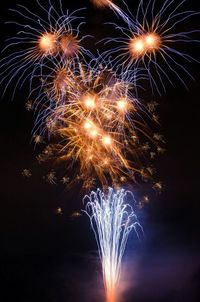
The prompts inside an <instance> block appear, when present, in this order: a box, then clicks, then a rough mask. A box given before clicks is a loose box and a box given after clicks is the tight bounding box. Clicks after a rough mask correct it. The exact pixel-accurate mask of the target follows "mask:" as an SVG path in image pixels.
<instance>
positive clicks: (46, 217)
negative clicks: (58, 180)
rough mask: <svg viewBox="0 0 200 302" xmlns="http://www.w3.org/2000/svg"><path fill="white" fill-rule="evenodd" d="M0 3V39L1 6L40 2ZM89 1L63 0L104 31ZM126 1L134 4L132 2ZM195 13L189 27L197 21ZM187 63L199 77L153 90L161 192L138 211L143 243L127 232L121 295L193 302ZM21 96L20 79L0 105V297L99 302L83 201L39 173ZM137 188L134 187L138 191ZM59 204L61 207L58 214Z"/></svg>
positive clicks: (199, 279) (194, 137)
mask: <svg viewBox="0 0 200 302" xmlns="http://www.w3.org/2000/svg"><path fill="white" fill-rule="evenodd" d="M159 1H160V0H159ZM4 2H5V3H4V4H3V3H2V2H1V4H0V8H1V9H0V15H1V21H0V22H1V36H0V41H1V45H3V41H4V40H5V39H6V38H7V37H8V36H9V35H11V34H12V32H13V31H12V27H11V26H8V25H7V26H6V25H4V22H5V21H7V20H12V19H14V18H13V17H12V16H13V15H12V14H10V13H9V12H8V8H13V7H14V6H15V4H17V3H20V4H25V5H26V6H28V7H29V8H31V9H32V10H34V9H35V7H37V5H35V4H34V1H31V4H30V5H29V3H27V2H30V1H27V0H23V1H22V0H20V1H14V0H12V1H11V0H7V1H4ZM41 2H42V3H43V1H41ZM70 2H72V3H71V4H70ZM88 2H89V1H77V0H75V1H71V0H70V1H63V3H64V5H67V3H68V8H70V9H75V8H78V7H80V6H86V5H88V7H90V11H89V12H87V13H86V16H87V17H88V21H89V22H88V25H86V29H85V30H86V32H89V33H91V34H92V35H94V36H95V37H96V39H99V38H101V37H103V36H106V32H103V30H104V27H101V26H100V24H102V23H104V22H105V21H108V20H110V18H112V20H113V19H115V21H117V19H116V17H114V16H113V13H112V12H110V11H104V12H103V11H99V10H96V9H94V8H92V7H91V6H89V4H88ZM127 2H128V3H130V8H131V7H133V3H134V2H135V1H133V0H132V1H131V0H130V1H127ZM197 2H198V1H195V0H193V1H191V0H190V1H189V0H188V4H187V7H188V8H189V9H196V10H199V4H198V3H197ZM80 3H81V4H80ZM134 5H135V4H134ZM195 21H196V23H195ZM197 21H198V18H196V19H194V22H193V23H192V26H191V27H193V28H199V22H197ZM92 45H93V47H94V43H92ZM191 47H192V46H191ZM199 51H200V48H198V47H196V48H195V47H194V49H193V50H192V55H193V56H194V57H196V58H197V59H198V57H199ZM187 67H188V65H187ZM190 71H191V73H192V74H193V76H194V77H195V79H196V81H195V82H194V81H192V80H187V84H188V87H189V91H187V90H186V89H185V88H183V87H182V86H181V84H180V83H179V82H178V80H176V79H173V82H174V87H171V86H170V85H168V84H166V86H167V93H166V94H164V95H163V96H162V97H161V98H157V100H158V101H159V103H160V106H159V115H160V120H161V127H160V131H161V132H162V134H163V135H164V136H165V141H166V149H167V152H166V153H165V154H164V155H163V156H161V157H159V159H158V160H157V161H156V163H155V165H156V168H157V171H158V175H159V178H160V179H161V181H162V182H163V183H164V190H163V192H162V194H161V195H158V194H155V193H152V194H151V195H152V196H151V197H152V198H151V203H150V204H148V205H147V206H146V207H145V208H143V209H142V210H138V215H139V219H140V222H141V224H142V225H143V227H144V231H145V237H144V238H142V239H141V240H140V241H138V240H137V238H136V236H135V235H134V233H133V234H132V235H131V237H130V240H129V243H128V246H127V251H126V253H125V256H124V266H123V272H122V277H123V281H122V288H123V290H124V292H123V290H122V299H121V302H131V301H135V302H147V301H148V302H186V301H187V302H197V301H200V243H199V231H200V222H199V221H200V218H199V217H200V200H199V194H200V193H199V192H200V172H199V171H200V160H199V154H200V148H199V147H200V143H199V122H200V97H199V95H200V93H199V91H200V81H199V66H198V64H197V63H193V64H191V65H190ZM10 89H11V90H12V86H11V88H10ZM2 90H3V88H2V87H1V93H2ZM27 95H28V90H27V87H26V86H25V87H24V88H23V89H22V90H21V91H17V93H16V96H15V99H14V100H13V101H11V97H10V94H9V92H8V93H7V94H6V95H5V96H4V97H3V98H2V100H1V103H0V144H1V149H0V150H1V151H0V152H1V156H0V160H1V164H0V180H1V181H0V201H1V203H0V204H1V210H0V215H1V217H0V235H1V239H0V242H1V249H0V251H1V257H0V276H1V282H0V284H1V286H2V290H1V291H0V300H1V301H3V302H11V301H20V302H32V301H34V302H36V301H37V302H72V301H74V302H84V301H86V302H101V301H104V297H103V284H102V278H101V266H100V262H99V258H98V253H97V248H96V243H95V239H94V236H93V233H92V231H91V229H90V225H89V221H88V218H87V217H86V216H85V215H84V214H82V215H81V216H80V217H79V218H74V217H72V214H73V213H74V212H76V211H80V210H81V209H82V208H83V204H82V201H81V200H82V197H83V192H81V190H80V188H78V187H75V188H73V189H72V190H71V191H66V190H65V188H64V186H63V185H61V184H57V185H50V184H48V183H46V182H45V180H44V179H43V175H44V173H45V171H44V170H43V168H42V166H38V164H37V161H36V159H35V157H36V155H37V154H38V153H39V151H40V150H38V148H37V147H36V148H35V147H34V144H33V143H31V131H32V127H33V122H34V118H33V116H32V113H30V112H27V111H26V110H25V102H26V96H27ZM149 98H151V95H150V94H149ZM26 168H27V169H31V171H33V176H32V177H31V178H24V177H23V176H22V175H21V173H22V171H23V169H26ZM141 191H142V189H141V188H140V190H138V191H136V193H135V197H136V199H137V198H138V199H139V198H140V197H141V196H140V194H142V193H141ZM58 207H61V208H62V211H63V212H62V215H61V214H57V213H56V209H57V208H58Z"/></svg>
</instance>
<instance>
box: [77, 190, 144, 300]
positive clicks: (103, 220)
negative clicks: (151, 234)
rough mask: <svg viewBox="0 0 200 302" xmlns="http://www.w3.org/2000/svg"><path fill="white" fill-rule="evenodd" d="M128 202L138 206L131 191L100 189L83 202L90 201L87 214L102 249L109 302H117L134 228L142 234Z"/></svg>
mask: <svg viewBox="0 0 200 302" xmlns="http://www.w3.org/2000/svg"><path fill="white" fill-rule="evenodd" d="M127 199H128V200H129V202H130V200H131V203H133V204H134V205H135V199H134V196H133V194H132V193H131V192H130V191H125V190H124V189H121V190H117V191H114V190H113V189H112V188H109V189H108V193H107V194H105V193H103V192H102V191H101V190H100V189H98V190H97V191H96V192H94V191H92V192H91V193H90V195H86V196H85V197H84V199H83V201H84V202H87V204H86V209H85V212H86V213H87V215H88V216H89V218H90V222H91V227H92V230H93V232H94V234H95V238H96V241H97V245H98V249H99V255H100V259H101V262H102V272H103V279H104V286H105V291H106V298H107V302H116V301H117V295H118V293H117V286H118V284H119V280H120V272H121V264H122V257H123V254H124V251H125V247H126V244H127V240H128V237H129V234H130V232H131V231H132V229H134V231H135V232H136V234H137V236H138V237H139V233H140V232H142V231H143V230H142V226H141V225H140V223H139V221H138V219H137V216H136V214H135V211H134V209H133V207H132V206H131V205H130V204H129V203H127V202H126V200H127Z"/></svg>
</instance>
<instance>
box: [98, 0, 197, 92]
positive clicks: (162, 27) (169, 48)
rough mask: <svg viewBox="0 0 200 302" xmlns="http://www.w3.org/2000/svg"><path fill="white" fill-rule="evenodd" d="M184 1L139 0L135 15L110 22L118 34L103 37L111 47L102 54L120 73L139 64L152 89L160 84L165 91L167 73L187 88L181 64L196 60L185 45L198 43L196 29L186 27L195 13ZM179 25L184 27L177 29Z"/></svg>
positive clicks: (170, 81) (187, 75)
mask: <svg viewBox="0 0 200 302" xmlns="http://www.w3.org/2000/svg"><path fill="white" fill-rule="evenodd" d="M184 3H185V1H181V2H177V1H171V0H167V1H164V2H163V3H162V4H160V3H157V2H156V0H150V1H145V0H141V1H140V3H139V6H138V9H137V13H136V16H135V17H132V19H130V20H129V22H127V24H126V26H124V27H123V26H119V25H117V24H114V26H115V29H116V30H117V31H118V32H119V34H118V37H117V38H108V39H106V40H105V44H106V45H108V44H109V43H110V42H111V43H112V45H114V47H113V48H112V49H109V50H106V51H105V52H104V57H105V58H111V57H112V62H113V67H115V68H116V69H117V70H118V72H122V73H123V72H124V71H125V70H127V69H134V68H136V69H137V68H138V67H139V66H143V67H144V68H145V69H146V71H147V73H148V77H149V80H150V84H151V88H152V91H154V90H156V91H157V92H159V93H160V94H161V92H160V91H161V88H162V89H163V90H164V91H165V82H166V81H167V82H169V83H170V84H172V85H173V80H172V78H171V74H173V75H175V76H176V78H178V79H179V80H180V81H181V82H182V84H183V85H184V86H185V87H186V88H187V85H186V82H185V77H189V78H192V79H193V77H192V75H191V74H190V72H189V71H188V70H187V68H186V67H185V65H186V63H190V62H192V61H193V62H198V61H197V60H196V59H195V58H193V57H192V56H191V55H189V54H188V53H187V51H186V50H185V49H186V48H187V47H186V45H187V44H191V43H199V40H197V38H196V39H195V38H194V36H195V35H196V34H197V33H199V30H194V29H193V30H192V29H191V30H189V29H188V20H190V19H191V18H192V17H194V16H198V15H199V13H198V12H195V11H192V10H184V9H183V4H184ZM180 25H182V27H183V28H184V26H185V27H186V28H187V30H185V31H181V30H180ZM119 36H121V37H119ZM181 74H182V76H181ZM183 74H184V76H183ZM133 80H134V77H133ZM159 84H161V86H160V85H159Z"/></svg>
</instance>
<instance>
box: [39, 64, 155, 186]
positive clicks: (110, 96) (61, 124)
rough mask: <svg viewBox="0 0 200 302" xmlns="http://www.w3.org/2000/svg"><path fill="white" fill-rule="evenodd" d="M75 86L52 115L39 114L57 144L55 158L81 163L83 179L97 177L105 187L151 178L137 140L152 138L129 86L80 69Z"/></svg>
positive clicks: (107, 73) (107, 72) (111, 75)
mask: <svg viewBox="0 0 200 302" xmlns="http://www.w3.org/2000/svg"><path fill="white" fill-rule="evenodd" d="M72 79H73V81H74V82H73V81H72ZM71 83H73V85H71V88H70V89H67V91H66V94H65V96H64V97H63V99H62V100H60V101H58V100H57V102H55V104H54V108H53V109H52V110H51V111H50V110H49V107H47V109H45V110H44V111H41V116H42V120H43V121H44V125H43V124H41V129H42V131H45V129H46V131H48V133H49V136H50V137H54V138H55V139H56V140H57V141H58V143H55V144H51V147H52V150H53V156H54V157H55V158H57V160H61V161H64V162H66V163H67V166H68V167H74V164H75V163H76V162H79V165H80V169H79V170H80V173H79V175H81V177H82V178H83V179H86V182H87V180H88V179H91V178H93V177H94V176H95V177H96V178H97V179H98V181H99V182H100V184H101V185H103V186H105V185H108V184H109V183H112V184H115V185H119V184H120V183H123V182H124V181H125V180H127V179H133V177H134V173H138V174H139V175H141V174H142V176H146V178H148V177H149V176H150V175H149V173H148V171H146V172H144V170H143V169H141V161H142V157H143V155H142V150H141V149H140V148H139V146H138V140H139V136H141V134H142V136H143V137H144V138H148V139H149V138H150V137H151V134H150V130H149V129H148V127H147V125H146V124H145V122H144V121H143V119H142V105H141V104H140V103H139V101H138V100H137V99H136V98H135V97H134V96H133V95H132V93H131V91H132V90H133V87H132V85H131V84H130V82H128V81H125V79H124V80H121V79H119V78H118V77H117V76H116V74H114V73H113V72H112V71H111V70H107V69H101V70H96V69H91V68H89V69H88V68H84V66H81V65H79V74H73V78H72V77H71ZM44 127H46V128H44ZM40 131H41V130H40ZM152 141H153V140H152ZM123 146H126V148H125V149H124V148H123ZM129 157H130V158H134V160H132V161H131V160H129V159H128V158H129Z"/></svg>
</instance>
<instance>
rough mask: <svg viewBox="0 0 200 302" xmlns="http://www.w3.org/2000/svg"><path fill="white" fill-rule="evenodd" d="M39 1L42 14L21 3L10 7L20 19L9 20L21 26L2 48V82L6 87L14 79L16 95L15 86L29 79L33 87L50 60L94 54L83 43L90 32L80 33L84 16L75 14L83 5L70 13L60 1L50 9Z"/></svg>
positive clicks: (0, 70) (18, 26) (50, 5)
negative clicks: (84, 34)
mask: <svg viewBox="0 0 200 302" xmlns="http://www.w3.org/2000/svg"><path fill="white" fill-rule="evenodd" d="M37 3H38V6H39V9H40V11H41V14H40V15H38V14H36V13H34V12H31V11H30V10H29V9H28V8H26V7H25V6H23V5H18V8H17V9H11V10H10V11H12V12H14V13H15V15H17V16H18V17H20V21H10V22H6V23H8V24H13V25H14V26H15V27H16V28H18V32H17V34H16V36H15V37H12V38H9V39H7V45H6V46H5V48H4V49H3V51H2V52H3V53H6V55H5V56H4V57H3V58H2V59H1V61H0V64H1V67H0V73H1V81H0V83H1V84H4V86H5V89H4V91H6V90H7V88H8V87H9V85H10V84H11V83H12V82H14V81H15V89H14V92H13V96H14V93H15V90H16V88H17V87H18V86H19V87H22V86H23V84H24V82H25V81H26V80H27V79H28V80H29V81H30V90H31V87H32V82H33V79H34V78H40V77H42V76H43V75H44V70H45V68H44V65H45V66H46V64H47V62H50V61H51V62H52V61H53V60H55V59H59V61H60V62H62V61H63V60H64V61H66V60H68V59H74V60H79V58H80V57H82V58H85V57H87V56H91V53H90V52H89V51H88V50H86V49H85V48H84V47H83V43H82V42H83V40H84V39H85V38H86V37H87V36H82V37H80V27H81V26H82V25H83V24H84V22H83V19H84V18H83V17H77V16H76V15H75V14H76V13H79V12H80V11H81V9H79V10H77V11H74V12H72V13H70V12H69V11H68V10H67V11H66V12H64V11H63V7H62V4H61V1H60V2H58V3H60V5H59V8H57V9H56V8H55V7H54V6H53V5H52V4H51V2H50V1H49V7H48V9H47V8H46V7H44V6H42V4H41V3H40V2H39V1H38V0H37ZM21 17H23V21H21ZM15 79H17V80H15Z"/></svg>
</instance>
